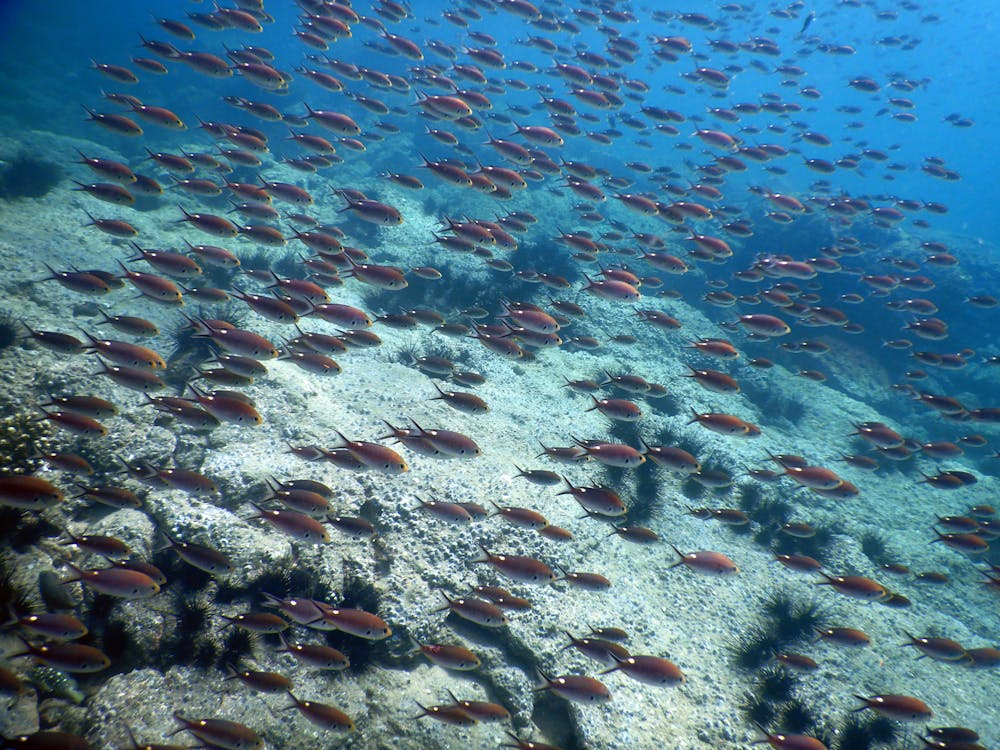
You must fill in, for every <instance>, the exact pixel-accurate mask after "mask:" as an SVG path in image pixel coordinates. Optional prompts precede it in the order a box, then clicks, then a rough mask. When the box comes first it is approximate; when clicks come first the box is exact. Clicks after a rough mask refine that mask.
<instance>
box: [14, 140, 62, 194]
mask: <svg viewBox="0 0 1000 750" xmlns="http://www.w3.org/2000/svg"><path fill="white" fill-rule="evenodd" d="M62 178H63V169H62V167H60V166H59V165H58V164H56V163H54V162H51V161H46V160H45V159H39V158H37V157H35V156H31V155H30V154H27V153H24V152H22V153H19V154H17V155H15V156H12V157H10V158H5V159H3V160H0V199H3V200H5V201H14V200H18V199H20V198H41V197H42V196H44V195H46V194H47V193H48V192H49V191H50V190H52V188H54V187H55V186H56V185H58V184H59V182H60V181H61V180H62Z"/></svg>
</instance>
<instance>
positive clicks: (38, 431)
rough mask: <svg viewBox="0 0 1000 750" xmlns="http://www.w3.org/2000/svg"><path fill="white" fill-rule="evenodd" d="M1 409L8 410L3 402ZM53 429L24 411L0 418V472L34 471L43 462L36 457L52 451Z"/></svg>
mask: <svg viewBox="0 0 1000 750" xmlns="http://www.w3.org/2000/svg"><path fill="white" fill-rule="evenodd" d="M0 411H10V409H8V408H7V405H6V404H5V405H4V407H3V408H0ZM52 435H53V428H52V426H51V425H50V424H49V423H48V422H42V421H40V420H39V419H38V418H37V417H36V416H34V415H32V414H27V413H14V414H9V415H8V416H6V417H4V418H3V419H0V473H2V474H33V473H34V472H35V471H37V470H38V469H39V468H40V467H41V465H42V462H41V461H40V460H39V459H38V458H36V457H35V456H36V455H37V454H39V453H44V452H47V451H50V450H55V448H54V447H53V445H52V444H51V438H52Z"/></svg>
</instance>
